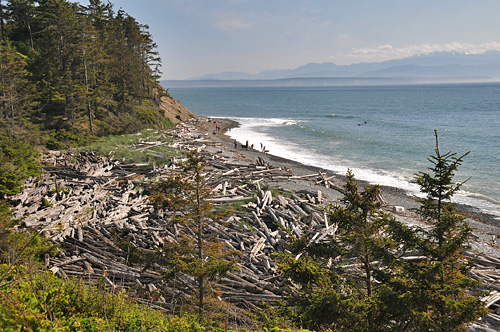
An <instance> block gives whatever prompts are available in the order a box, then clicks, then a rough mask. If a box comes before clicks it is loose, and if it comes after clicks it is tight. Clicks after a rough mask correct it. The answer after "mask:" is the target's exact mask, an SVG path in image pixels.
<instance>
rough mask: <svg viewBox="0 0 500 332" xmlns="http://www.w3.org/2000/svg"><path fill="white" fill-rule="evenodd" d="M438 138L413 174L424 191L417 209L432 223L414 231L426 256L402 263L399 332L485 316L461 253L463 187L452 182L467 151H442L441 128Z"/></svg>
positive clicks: (454, 326)
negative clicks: (458, 196)
mask: <svg viewBox="0 0 500 332" xmlns="http://www.w3.org/2000/svg"><path fill="white" fill-rule="evenodd" d="M435 137H436V148H435V150H434V155H431V156H430V158H428V160H429V161H430V162H431V163H432V167H429V172H419V173H417V174H416V175H415V182H416V183H417V184H418V185H419V186H420V190H421V192H422V193H424V194H425V195H426V196H425V197H423V198H422V199H420V200H419V201H420V207H419V208H418V209H416V212H417V213H418V215H419V216H420V217H422V218H423V219H424V220H426V221H427V222H428V223H429V224H430V225H431V227H430V228H429V229H424V228H420V229H418V230H416V231H415V232H416V235H417V236H416V237H413V239H412V245H413V246H414V247H415V249H416V250H417V251H418V252H419V253H420V254H422V255H423V257H425V258H423V259H421V260H410V261H406V262H405V264H404V266H403V273H404V277H403V278H401V279H400V281H403V280H404V281H403V282H402V284H401V286H402V288H401V289H403V290H404V292H401V293H400V296H399V301H401V302H400V305H399V308H404V309H402V310H401V312H400V316H399V317H398V319H397V320H398V322H399V327H400V331H404V330H407V331H460V330H462V329H464V328H465V325H466V323H468V322H471V321H473V320H475V319H477V318H479V317H481V316H482V315H483V314H485V308H484V305H483V304H482V303H481V301H480V300H479V298H478V297H477V296H475V295H477V294H475V292H476V290H477V287H478V286H479V283H478V282H477V281H475V280H474V279H472V278H471V277H470V275H469V271H470V269H471V267H472V262H471V261H470V260H469V259H467V258H466V257H464V255H463V254H462V253H463V251H464V250H465V247H466V245H467V241H468V239H469V237H470V235H471V233H472V229H471V227H470V226H469V224H468V223H467V221H466V220H465V217H464V216H462V215H459V214H458V213H457V211H456V209H455V205H454V204H453V203H452V202H451V198H452V197H453V195H454V194H455V193H456V192H457V191H458V190H459V189H460V187H461V186H462V185H463V182H462V183H457V182H454V181H453V178H454V176H455V172H456V171H457V168H458V167H459V166H460V165H461V164H462V161H463V158H464V157H465V156H466V155H467V154H468V153H466V154H464V155H462V156H459V157H458V156H457V154H456V153H452V152H448V153H445V154H441V152H440V150H439V142H438V134H437V131H435ZM395 310H396V309H395ZM403 327H404V328H403Z"/></svg>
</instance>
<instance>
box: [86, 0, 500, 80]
mask: <svg viewBox="0 0 500 332" xmlns="http://www.w3.org/2000/svg"><path fill="white" fill-rule="evenodd" d="M77 2H80V3H81V4H82V5H86V4H88V2H87V1H84V0H83V1H77ZM103 2H106V0H103ZM110 2H111V3H112V4H113V5H114V10H115V11H118V10H119V9H120V8H121V9H123V10H124V11H125V12H126V13H128V14H129V15H130V16H132V17H134V18H135V19H136V20H137V21H138V22H139V23H141V24H147V25H148V26H149V31H150V33H151V34H152V35H153V39H154V41H155V42H156V43H157V44H158V51H159V52H160V55H161V58H162V62H163V66H162V71H163V75H162V79H168V80H177V79H188V78H195V77H199V76H202V75H205V74H214V73H220V72H228V71H235V72H240V71H242V72H247V73H250V74H256V73H259V72H261V71H264V70H272V69H293V68H296V67H299V66H302V65H305V64H307V63H323V62H333V63H336V64H338V65H345V64H352V63H360V62H379V61H384V60H390V59H400V58H405V57H408V56H412V55H417V54H426V53H430V52H434V51H459V52H466V53H482V52H484V51H486V50H490V49H496V50H500V19H499V16H500V1H499V0H110Z"/></svg>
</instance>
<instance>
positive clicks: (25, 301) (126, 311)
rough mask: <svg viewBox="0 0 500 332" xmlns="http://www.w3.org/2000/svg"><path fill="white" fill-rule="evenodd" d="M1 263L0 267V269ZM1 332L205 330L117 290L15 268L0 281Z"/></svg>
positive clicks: (187, 318)
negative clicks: (152, 308) (136, 301)
mask: <svg viewBox="0 0 500 332" xmlns="http://www.w3.org/2000/svg"><path fill="white" fill-rule="evenodd" d="M5 271H6V266H5V265H1V266H0V273H2V274H3V273H4V272H5ZM0 301H1V302H2V306H0V329H1V330H2V331H175V332H177V331H179V332H180V331H194V332H196V331H200V332H201V331H210V330H212V329H211V328H210V327H203V326H201V325H200V324H199V323H198V321H197V319H193V318H194V317H190V316H184V317H171V316H167V315H164V314H162V313H161V312H158V311H154V310H151V309H146V308H142V307H140V306H139V305H137V304H134V303H133V302H132V301H131V300H129V299H127V298H126V297H125V295H124V294H123V293H120V292H118V293H115V292H112V291H109V290H107V289H101V288H91V287H87V286H85V285H84V284H83V283H82V282H81V281H78V280H74V279H67V280H63V279H59V278H57V277H55V276H53V275H51V274H49V273H35V272H34V270H33V269H30V268H27V267H25V266H19V267H17V268H15V269H13V270H11V272H10V275H9V277H8V278H7V280H6V281H5V282H4V284H2V285H0Z"/></svg>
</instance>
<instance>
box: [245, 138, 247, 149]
mask: <svg viewBox="0 0 500 332" xmlns="http://www.w3.org/2000/svg"><path fill="white" fill-rule="evenodd" d="M245 149H247V150H248V140H247V142H246V144H245Z"/></svg>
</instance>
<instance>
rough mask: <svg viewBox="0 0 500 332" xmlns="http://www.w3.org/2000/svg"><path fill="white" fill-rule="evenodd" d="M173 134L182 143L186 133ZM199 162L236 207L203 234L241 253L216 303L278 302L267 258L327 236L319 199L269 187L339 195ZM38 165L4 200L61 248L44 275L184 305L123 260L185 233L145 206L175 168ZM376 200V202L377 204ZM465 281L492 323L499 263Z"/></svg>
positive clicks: (158, 277)
mask: <svg viewBox="0 0 500 332" xmlns="http://www.w3.org/2000/svg"><path fill="white" fill-rule="evenodd" d="M174 135H176V137H178V138H179V137H181V138H183V137H186V138H189V133H188V132H186V131H185V130H179V131H177V132H176V133H174ZM213 144H214V143H213V142H208V141H203V140H192V139H186V140H181V141H178V142H177V145H178V146H180V147H182V148H196V149H199V150H203V148H205V147H206V146H208V145H213ZM206 159H207V161H208V164H209V165H208V167H206V173H205V177H206V179H208V180H209V186H210V188H211V189H212V192H211V194H212V195H211V197H210V201H212V202H213V203H214V204H216V205H218V204H226V203H231V202H241V204H243V205H242V208H240V209H239V210H238V212H236V213H235V214H233V215H232V216H230V217H229V218H226V219H225V220H221V221H218V222H213V223H211V224H209V225H207V227H206V229H205V231H206V232H207V233H210V234H213V235H215V236H217V237H218V239H219V240H220V241H221V242H223V243H224V245H225V246H226V247H227V248H228V249H232V250H236V251H239V252H240V253H241V255H240V256H239V258H238V261H237V265H238V267H239V271H238V272H235V273H230V274H229V275H228V277H227V278H226V279H224V280H223V281H221V282H220V283H219V284H218V285H216V287H217V288H218V290H219V292H220V297H221V299H223V300H225V301H227V302H231V303H234V304H236V305H237V306H238V307H243V308H254V307H256V306H258V305H260V304H261V303H262V302H263V301H264V302H270V303H273V302H275V301H277V300H280V299H282V298H283V296H286V295H287V294H288V289H287V288H286V287H285V286H284V284H283V279H282V278H281V276H280V275H279V274H277V268H276V263H275V262H274V260H273V258H272V257H271V254H272V253H273V252H276V251H281V250H284V249H286V248H287V242H288V237H289V234H290V233H291V234H295V235H296V236H302V235H305V236H307V237H308V238H309V239H310V241H311V242H319V241H322V240H323V239H325V238H326V237H327V236H328V235H331V234H333V233H334V232H335V230H336V228H335V225H330V224H329V223H328V219H327V218H326V216H325V214H324V212H323V209H322V204H323V203H324V202H325V200H326V197H325V195H324V194H323V193H322V192H321V190H317V191H300V192H284V191H280V193H279V194H277V193H273V191H271V190H269V188H267V186H268V184H270V183H272V182H274V181H283V180H289V179H298V178H300V179H308V180H310V181H312V182H313V183H316V184H318V185H320V186H325V187H327V188H333V189H336V190H338V191H340V192H342V191H343V188H342V187H340V186H338V185H336V184H334V183H333V182H332V181H331V178H328V177H327V176H326V174H324V173H316V174H310V175H304V176H294V175H293V174H292V173H291V171H290V170H289V169H286V168H275V167H272V166H270V165H268V164H267V163H266V162H265V161H264V160H262V159H258V160H257V161H256V162H255V163H254V164H249V163H237V162H234V161H231V160H228V159H227V158H226V157H224V155H222V154H220V155H219V154H214V153H210V154H208V153H207V155H206ZM44 162H45V164H46V165H47V170H48V171H47V172H46V173H45V175H44V177H43V179H42V180H40V179H37V180H36V181H35V180H32V181H31V182H28V183H27V184H26V189H25V190H24V191H23V192H22V193H21V194H18V195H16V196H15V197H13V199H12V201H13V202H14V205H15V213H16V216H15V217H16V218H23V223H22V226H21V227H28V228H34V229H37V230H39V231H40V232H43V233H45V234H46V235H47V236H48V237H50V238H52V239H54V240H55V241H57V242H59V243H60V245H61V248H62V249H64V250H63V251H61V252H60V254H59V255H58V256H57V257H47V258H46V267H47V269H49V270H50V271H52V272H53V273H55V274H57V275H59V276H61V277H68V276H77V277H80V278H82V279H83V280H86V281H88V282H90V283H106V284H107V285H109V286H110V287H111V288H113V289H126V290H128V292H129V294H131V295H132V296H133V297H134V298H135V299H137V301H138V302H140V303H145V304H148V305H151V306H153V307H158V308H164V309H170V308H174V307H175V306H176V305H178V304H181V303H184V302H186V301H189V298H190V296H191V295H192V294H194V293H195V282H194V280H193V279H192V278H191V277H189V276H187V275H184V276H181V277H179V278H177V279H176V280H175V281H173V282H169V283H167V282H165V280H163V279H162V274H163V273H164V272H165V269H164V267H162V266H160V265H158V264H156V263H154V262H150V263H149V262H140V261H139V262H137V260H133V259H132V257H134V248H139V249H141V250H142V251H143V252H151V253H152V252H154V251H155V250H156V249H158V248H160V247H161V246H162V245H163V244H164V243H166V242H171V241H176V240H177V239H178V238H179V236H181V235H183V234H187V233H189V230H186V229H183V228H182V227H180V226H177V225H172V224H171V223H169V218H168V216H169V215H168V213H166V214H162V213H157V212H156V211H155V210H154V209H153V207H152V206H151V205H150V204H149V201H148V195H149V191H148V190H149V189H150V186H151V181H153V180H155V179H158V178H159V177H162V176H167V175H170V174H172V172H175V168H176V167H175V161H174V163H173V165H171V167H169V168H151V167H148V165H145V164H124V163H122V162H120V161H118V160H112V159H108V158H104V157H99V156H97V155H96V154H94V153H91V152H81V153H75V154H67V155H62V154H60V153H58V152H53V153H50V154H48V155H46V156H45V159H44ZM320 186H318V188H319V189H321V187H320ZM379 199H380V200H381V201H382V203H385V202H384V199H383V197H379ZM124 243H126V244H127V246H124V245H123V244H124ZM135 254H136V253H135ZM473 276H474V277H475V278H478V279H479V280H481V281H482V282H483V284H484V285H485V288H486V289H488V290H491V291H492V292H491V293H490V295H489V296H488V297H485V298H484V299H483V301H484V302H485V303H487V304H488V306H489V308H491V309H492V313H491V314H490V315H489V316H488V319H490V320H491V321H492V322H493V323H495V324H500V293H499V291H500V280H499V279H500V260H499V259H497V258H493V257H486V256H479V257H477V263H476V266H475V268H474V270H473Z"/></svg>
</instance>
